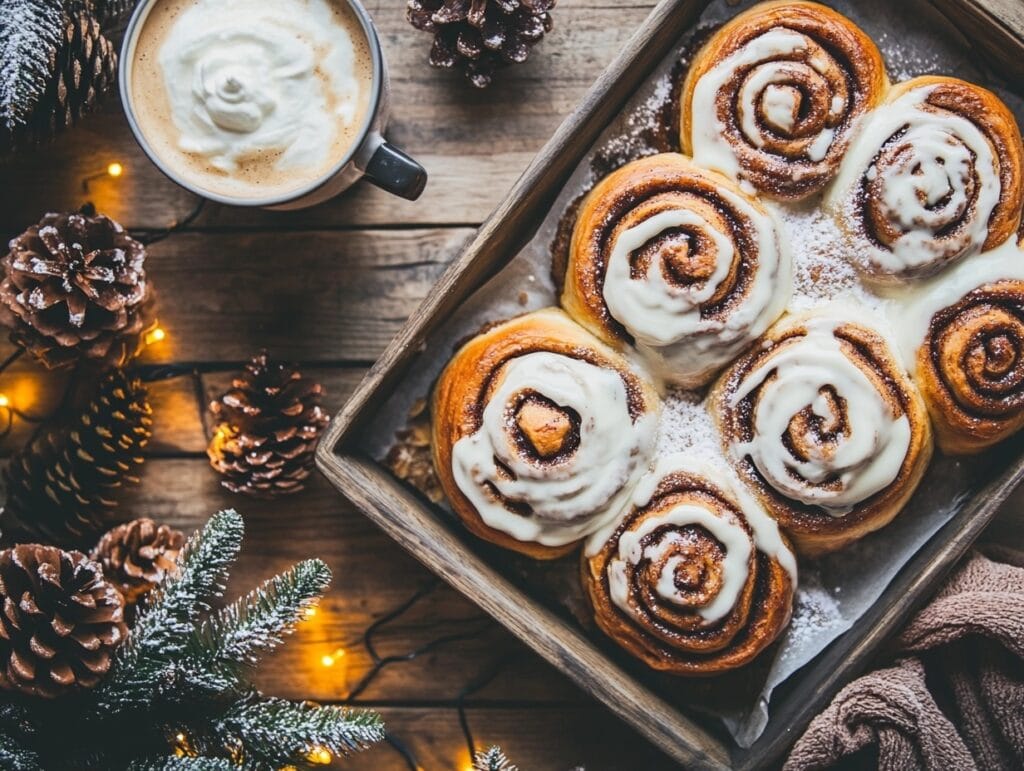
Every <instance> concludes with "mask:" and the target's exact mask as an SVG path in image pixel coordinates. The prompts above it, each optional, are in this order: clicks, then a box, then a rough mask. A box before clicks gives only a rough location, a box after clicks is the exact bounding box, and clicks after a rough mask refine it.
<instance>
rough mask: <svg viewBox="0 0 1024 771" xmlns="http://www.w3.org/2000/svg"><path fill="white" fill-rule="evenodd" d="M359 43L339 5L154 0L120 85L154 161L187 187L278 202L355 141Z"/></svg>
mask: <svg viewBox="0 0 1024 771" xmlns="http://www.w3.org/2000/svg"><path fill="white" fill-rule="evenodd" d="M372 80H373V64H372V57H371V53H370V47H369V44H368V41H367V40H366V36H365V34H364V32H363V30H362V27H361V25H360V23H359V20H358V19H357V18H356V16H355V14H354V13H353V11H352V10H351V9H350V8H349V6H348V5H347V3H345V2H344V0H274V2H273V3H267V2H265V0H159V1H158V2H156V3H155V4H154V6H153V8H152V10H151V11H150V13H149V16H148V17H147V18H146V20H145V22H144V24H143V27H142V29H141V31H140V33H139V36H138V41H137V44H136V47H135V53H134V58H133V61H132V67H131V72H130V79H129V87H130V89H131V91H132V102H133V109H134V113H135V117H136V120H137V122H138V124H139V126H140V128H141V130H142V133H143V134H144V135H145V137H146V140H147V142H148V144H149V145H150V147H151V148H152V150H153V152H154V153H155V154H156V156H157V157H158V158H159V159H160V160H161V161H162V162H163V163H164V164H165V165H166V166H167V167H168V168H169V169H170V170H172V171H173V172H174V173H175V174H176V175H177V176H179V177H181V178H182V179H183V180H185V181H187V182H188V183H190V184H192V185H193V186H195V187H197V188H200V189H203V190H206V191H209V192H211V193H214V194H218V195H223V196H230V197H233V198H242V199H245V198H248V199H266V198H278V197H285V196H287V195H288V194H290V193H294V192H296V191H298V190H300V189H303V188H306V187H308V186H309V185H310V184H311V183H312V182H314V181H315V180H317V179H319V178H321V177H323V176H325V175H326V174H328V173H329V172H330V171H331V169H332V168H333V167H334V166H336V165H337V163H338V162H339V161H340V160H341V159H342V158H343V157H344V156H345V155H347V154H348V152H349V151H350V150H351V148H352V146H353V145H354V144H355V143H356V142H357V141H358V140H359V138H360V134H361V128H362V125H363V122H364V120H365V118H366V114H367V111H368V109H369V101H370V93H371V86H372Z"/></svg>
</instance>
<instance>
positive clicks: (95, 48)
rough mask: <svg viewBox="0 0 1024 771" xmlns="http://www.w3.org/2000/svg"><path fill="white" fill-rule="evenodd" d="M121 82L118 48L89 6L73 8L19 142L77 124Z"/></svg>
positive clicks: (17, 139) (17, 138) (39, 139)
mask: <svg viewBox="0 0 1024 771" xmlns="http://www.w3.org/2000/svg"><path fill="white" fill-rule="evenodd" d="M116 82H117V48H116V47H115V46H114V44H113V43H111V42H110V41H109V40H108V39H107V38H106V37H104V35H103V33H102V31H101V30H100V22H99V21H98V20H97V19H96V17H95V16H93V14H92V13H91V12H90V11H89V10H86V9H80V10H77V11H72V12H71V13H70V15H69V16H68V17H67V21H66V23H65V28H64V35H63V37H62V38H61V41H60V44H59V47H58V48H57V56H56V59H55V61H54V63H53V69H52V70H51V73H50V77H49V84H48V86H47V88H46V91H45V93H44V94H43V95H42V97H41V98H40V100H39V104H38V105H37V106H36V108H35V111H34V112H33V113H32V116H31V117H30V118H29V120H28V124H27V125H26V126H25V127H24V129H22V130H21V131H19V132H18V135H17V136H16V137H14V140H15V144H25V143H27V142H39V141H42V140H46V139H49V138H51V137H52V136H53V135H54V134H56V133H58V132H59V131H61V130H62V129H64V128H67V127H68V126H72V125H75V124H77V123H78V122H79V121H80V120H81V119H82V118H83V117H84V116H85V115H87V114H88V113H90V112H92V110H93V109H94V108H95V107H96V106H97V105H98V104H99V102H100V100H101V98H102V96H103V95H104V94H105V93H106V92H107V91H109V90H110V89H111V87H112V86H113V85H114V84H115V83H116Z"/></svg>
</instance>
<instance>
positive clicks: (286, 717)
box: [214, 698, 384, 767]
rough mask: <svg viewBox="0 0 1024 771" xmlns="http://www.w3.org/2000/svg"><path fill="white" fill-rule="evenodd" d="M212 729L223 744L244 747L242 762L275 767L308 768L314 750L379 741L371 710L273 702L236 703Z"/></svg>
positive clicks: (336, 751) (340, 750)
mask: <svg viewBox="0 0 1024 771" xmlns="http://www.w3.org/2000/svg"><path fill="white" fill-rule="evenodd" d="M214 730H215V732H216V733H217V735H218V736H219V737H220V738H221V740H222V741H223V742H224V744H225V745H228V746H242V747H244V748H245V753H246V757H245V760H246V761H247V762H249V761H252V762H255V763H256V764H265V765H270V766H274V767H279V766H282V765H291V764H295V765H301V766H305V765H308V755H309V753H310V752H311V751H312V750H313V749H314V748H324V749H327V750H329V751H330V752H331V753H332V754H333V755H335V756H337V755H348V754H350V753H352V752H358V751H359V750H364V749H366V748H367V747H369V746H370V745H372V744H374V743H376V742H379V741H381V740H382V739H383V738H384V723H383V721H382V720H381V718H380V715H378V714H377V713H376V712H370V711H367V710H356V709H351V708H349V707H337V706H320V705H317V704H313V703H311V702H291V701H286V700H285V699H274V698H262V699H257V700H250V701H247V702H238V703H236V704H235V705H233V706H232V708H231V709H229V710H228V711H227V712H226V713H225V714H224V715H223V716H222V718H221V719H220V720H219V721H218V722H217V724H216V726H215V728H214Z"/></svg>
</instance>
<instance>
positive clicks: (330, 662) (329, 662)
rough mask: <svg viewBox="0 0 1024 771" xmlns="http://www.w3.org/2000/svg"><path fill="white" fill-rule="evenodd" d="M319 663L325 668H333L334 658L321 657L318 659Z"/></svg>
mask: <svg viewBox="0 0 1024 771" xmlns="http://www.w3.org/2000/svg"><path fill="white" fill-rule="evenodd" d="M320 663H321V664H323V665H324V666H325V667H333V666H334V656H323V657H321V659H320Z"/></svg>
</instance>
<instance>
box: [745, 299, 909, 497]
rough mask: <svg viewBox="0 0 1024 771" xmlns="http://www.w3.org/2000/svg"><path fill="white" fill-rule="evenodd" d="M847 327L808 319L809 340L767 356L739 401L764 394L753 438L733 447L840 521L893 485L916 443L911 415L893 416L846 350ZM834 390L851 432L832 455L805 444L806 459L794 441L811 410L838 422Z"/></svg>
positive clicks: (791, 493) (838, 437) (838, 438)
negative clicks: (798, 421)
mask: <svg viewBox="0 0 1024 771" xmlns="http://www.w3.org/2000/svg"><path fill="white" fill-rule="evenodd" d="M841 324H842V321H841V320H839V319H838V318H832V317H829V316H820V317H817V318H811V319H808V320H807V321H806V322H804V327H805V329H806V334H804V335H802V336H801V337H800V338H798V339H796V340H793V341H787V344H785V345H784V346H783V347H781V348H780V350H778V351H777V352H773V353H771V354H769V355H768V356H766V357H765V359H764V361H763V362H762V363H761V364H760V366H758V367H757V368H756V369H754V370H752V371H751V372H749V373H747V374H746V375H745V376H744V378H743V380H742V382H741V383H740V384H739V387H738V388H737V390H736V391H735V393H734V394H733V395H732V398H731V402H732V404H731V406H732V407H733V408H736V407H737V405H739V403H740V402H741V401H742V400H743V399H745V398H746V397H747V396H748V395H750V394H751V393H752V392H753V391H754V390H755V389H760V390H759V391H758V393H757V397H756V399H755V401H754V406H753V415H752V428H753V430H752V437H751V439H750V440H749V441H746V442H742V441H736V442H734V443H733V445H732V452H733V453H735V456H736V457H737V458H742V457H744V456H750V458H751V460H752V461H753V463H754V465H755V466H756V467H757V470H758V471H760V472H761V475H762V476H763V477H764V478H765V479H766V480H767V482H768V484H770V485H771V486H772V487H773V488H775V489H776V490H777V491H779V492H780V493H782V494H783V495H785V496H787V497H789V498H792V499H794V500H797V501H801V502H802V503H805V504H807V505H811V506H819V507H821V508H822V509H824V510H825V511H826V512H827V513H829V514H831V515H832V516H842V515H844V514H847V513H849V511H851V510H852V509H853V507H854V506H856V504H858V503H860V502H861V501H863V500H865V499H867V498H869V497H871V496H872V495H874V494H875V493H878V492H880V491H881V490H884V489H885V488H886V487H888V486H889V485H890V484H892V482H893V481H894V480H895V479H896V477H897V476H898V475H899V472H900V469H901V467H902V465H903V461H904V459H905V458H906V456H907V452H908V450H909V449H910V439H911V428H910V421H909V419H908V418H907V416H906V415H904V414H900V415H899V416H896V417H894V416H893V414H892V410H891V408H890V406H889V405H888V404H887V402H886V400H885V398H884V396H883V394H881V393H879V391H878V388H877V387H876V385H875V383H874V382H873V381H872V380H871V378H869V377H868V376H867V375H866V374H865V373H864V372H863V371H862V370H861V369H860V367H858V366H857V364H856V363H855V362H853V361H852V360H851V359H850V358H849V357H848V356H847V354H846V352H845V351H844V350H843V347H842V345H841V344H840V341H839V339H838V338H837V337H836V336H835V334H834V333H835V330H836V328H837V327H838V326H840V325H841ZM826 389H829V390H831V391H832V392H834V394H835V396H836V398H837V399H838V400H839V401H840V403H841V407H839V408H840V409H842V410H843V413H844V418H845V424H846V426H845V430H844V431H842V432H838V433H836V434H835V435H834V437H833V439H832V441H831V442H830V443H829V445H828V448H827V450H826V449H824V448H819V447H818V443H817V442H816V438H815V437H814V436H810V435H808V436H806V437H801V439H805V440H806V441H802V442H801V444H802V445H805V446H806V447H807V448H809V450H808V453H807V454H808V457H807V458H801V457H798V456H797V455H796V454H794V453H793V452H792V451H791V450H790V448H789V447H788V446H787V439H786V437H787V435H788V434H789V432H790V431H791V427H790V426H791V423H792V422H793V419H794V418H795V417H796V416H797V415H798V414H799V413H801V412H802V411H803V410H805V409H810V411H811V413H812V414H813V415H814V416H815V418H817V419H818V420H820V421H821V422H824V423H826V424H828V423H836V422H838V419H839V416H837V415H835V414H834V412H833V410H834V409H835V408H836V404H835V402H833V401H832V400H830V399H828V398H826V397H825V396H824V395H823V392H824V391H825V390H826ZM808 431H810V428H808ZM826 483H827V484H826Z"/></svg>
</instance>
